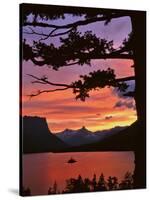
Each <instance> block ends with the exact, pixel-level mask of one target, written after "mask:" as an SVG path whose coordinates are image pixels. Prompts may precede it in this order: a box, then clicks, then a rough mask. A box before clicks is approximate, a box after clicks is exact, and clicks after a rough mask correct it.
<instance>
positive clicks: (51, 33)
mask: <svg viewBox="0 0 150 200" xmlns="http://www.w3.org/2000/svg"><path fill="white" fill-rule="evenodd" d="M29 28H30V30H31V32H28V31H24V32H23V33H24V34H28V35H38V36H43V38H41V39H40V40H39V41H42V40H47V39H48V38H50V37H57V36H62V35H66V34H68V33H70V32H71V31H72V30H73V29H74V28H70V29H69V30H67V31H64V32H60V33H55V34H54V32H55V31H57V30H58V29H57V28H55V29H53V30H52V31H51V32H50V33H49V34H45V33H39V32H36V31H34V30H33V29H32V28H31V27H29Z"/></svg>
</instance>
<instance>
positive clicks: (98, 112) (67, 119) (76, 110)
mask: <svg viewBox="0 0 150 200" xmlns="http://www.w3.org/2000/svg"><path fill="white" fill-rule="evenodd" d="M31 18H32V16H30V17H29V20H30V19H31ZM72 20H75V21H76V20H78V17H74V19H73V18H72V17H71V16H70V15H66V19H65V20H64V21H63V20H52V22H53V23H55V24H62V23H64V24H65V23H68V22H70V21H72ZM79 30H80V31H81V32H84V31H86V30H92V31H93V33H95V34H96V35H97V36H99V37H101V38H106V39H107V40H113V41H114V47H115V48H118V47H119V46H120V45H121V43H122V41H123V40H124V39H125V38H127V36H128V34H129V33H130V32H131V23H130V18H129V17H122V18H119V19H114V20H112V21H111V22H110V23H109V24H108V25H107V26H105V25H104V22H97V23H93V24H90V25H87V26H84V27H83V26H82V27H80V28H79ZM23 37H24V38H26V39H27V42H28V43H32V42H33V40H37V39H38V37H37V36H36V37H34V36H33V35H26V34H24V35H23ZM45 42H47V43H50V42H52V43H54V44H55V45H57V46H58V45H59V39H58V38H55V39H52V40H51V39H49V40H48V41H45ZM58 59H59V58H58ZM91 63H92V65H91V67H90V66H88V65H84V66H79V65H74V66H69V67H63V68H61V69H60V70H59V71H54V70H53V69H51V68H48V67H47V66H44V67H39V66H35V65H34V64H33V63H32V62H30V61H28V62H25V61H23V64H22V73H23V75H22V82H23V96H22V102H23V108H22V114H23V116H24V115H28V116H41V117H46V119H47V122H48V126H49V129H50V130H51V131H52V132H59V131H62V130H64V129H66V128H70V129H79V128H81V127H82V126H86V128H88V129H89V130H92V131H96V130H103V129H109V128H112V127H115V126H126V125H130V124H131V123H133V122H134V121H135V120H136V110H135V102H134V100H133V99H132V98H124V97H123V96H122V95H121V94H119V93H118V92H117V91H116V89H114V88H107V87H106V88H104V89H101V90H98V91H92V92H91V93H90V98H88V99H87V100H86V101H85V102H81V101H80V100H76V99H75V96H74V94H73V93H72V90H66V91H58V92H53V93H48V94H42V95H40V96H37V97H34V98H32V99H29V97H27V96H26V95H29V94H31V93H33V92H34V91H36V90H38V89H46V88H48V89H50V88H51V89H52V87H51V86H48V87H45V86H44V87H43V85H36V84H31V81H32V78H31V77H28V76H27V75H26V74H28V73H30V74H34V75H36V76H38V77H41V76H42V75H48V77H49V80H50V81H52V82H57V83H67V84H69V83H71V82H73V81H75V80H78V78H79V75H85V74H88V73H89V72H91V71H94V70H95V71H96V70H98V69H107V68H108V67H110V68H112V69H114V70H115V73H116V76H117V78H121V77H126V76H132V75H134V71H133V70H134V69H133V68H131V66H132V65H133V61H132V60H121V59H113V60H111V59H107V60H92V62H91ZM129 84H130V88H132V89H133V88H134V82H132V81H130V82H129ZM53 88H54V87H53Z"/></svg>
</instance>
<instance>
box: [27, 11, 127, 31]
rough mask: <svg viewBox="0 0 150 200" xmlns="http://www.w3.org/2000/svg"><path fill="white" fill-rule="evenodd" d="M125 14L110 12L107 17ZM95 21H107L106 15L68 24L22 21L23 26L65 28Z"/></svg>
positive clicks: (117, 16) (118, 16)
mask: <svg viewBox="0 0 150 200" xmlns="http://www.w3.org/2000/svg"><path fill="white" fill-rule="evenodd" d="M125 16H129V15H124V14H120V13H118V14H112V15H110V16H109V19H111V18H120V17H125ZM97 21H108V17H107V16H101V17H93V18H90V19H86V20H79V21H76V22H74V23H70V24H66V25H55V24H48V23H43V22H36V21H35V22H24V23H23V26H33V27H34V26H35V27H36V26H38V27H43V28H57V29H65V28H76V27H78V26H83V25H87V24H89V23H94V22H97Z"/></svg>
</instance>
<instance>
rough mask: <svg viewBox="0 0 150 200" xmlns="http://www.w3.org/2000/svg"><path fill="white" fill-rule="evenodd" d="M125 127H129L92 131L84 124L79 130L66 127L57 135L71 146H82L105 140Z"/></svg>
mask: <svg viewBox="0 0 150 200" xmlns="http://www.w3.org/2000/svg"><path fill="white" fill-rule="evenodd" d="M125 128H127V127H119V126H117V127H114V128H111V129H108V130H102V131H96V132H92V131H89V130H88V129H87V128H86V127H85V126H83V127H82V128H80V129H78V130H72V129H65V130H64V131H62V132H59V133H56V136H57V137H58V138H60V139H61V140H63V141H64V142H65V143H67V144H68V145H70V146H80V145H84V144H90V143H95V142H98V141H101V140H104V139H106V138H108V137H110V136H112V135H114V134H116V133H118V132H120V131H121V130H124V129H125Z"/></svg>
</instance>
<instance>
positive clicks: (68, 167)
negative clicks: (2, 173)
mask: <svg viewBox="0 0 150 200" xmlns="http://www.w3.org/2000/svg"><path fill="white" fill-rule="evenodd" d="M70 157H73V158H74V159H75V160H76V161H77V162H76V163H74V164H68V163H67V161H68V160H69V159H70ZM133 170H134V154H133V152H81V153H80V152H77V153H56V154H54V153H43V154H29V155H24V156H23V185H24V186H25V187H30V189H31V192H32V194H33V195H35V194H36V195H37V194H47V192H48V188H49V187H50V186H53V184H54V182H55V181H56V182H57V185H58V189H59V190H60V192H61V191H62V190H63V189H64V188H65V181H66V179H69V178H77V177H78V175H79V174H80V175H81V176H82V177H83V178H87V177H88V178H92V177H93V174H96V175H97V178H99V176H100V174H101V173H103V174H104V175H105V178H106V179H107V178H108V176H116V177H117V178H118V179H119V180H121V179H123V177H124V175H125V173H126V172H127V171H129V172H131V173H133Z"/></svg>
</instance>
